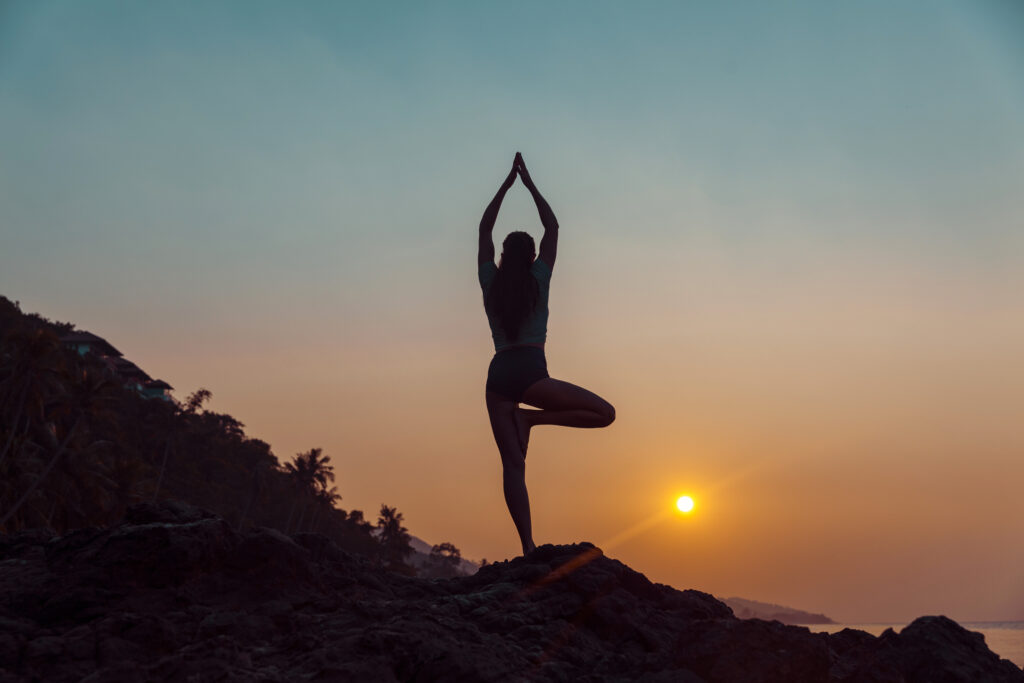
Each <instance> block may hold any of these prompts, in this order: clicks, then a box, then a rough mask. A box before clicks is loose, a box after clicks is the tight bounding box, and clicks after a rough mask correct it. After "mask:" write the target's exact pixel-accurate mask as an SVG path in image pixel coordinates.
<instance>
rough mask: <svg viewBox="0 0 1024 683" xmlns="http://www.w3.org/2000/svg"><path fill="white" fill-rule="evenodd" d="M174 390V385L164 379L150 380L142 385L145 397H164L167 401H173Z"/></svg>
mask: <svg viewBox="0 0 1024 683" xmlns="http://www.w3.org/2000/svg"><path fill="white" fill-rule="evenodd" d="M173 390H174V387H172V386H171V385H170V384H168V383H167V382H165V381H163V380H162V379H154V380H150V381H149V382H146V383H145V384H143V385H142V395H143V396H144V397H145V398H162V399H163V400H165V401H171V400H173V399H172V398H171V393H170V392H171V391H173Z"/></svg>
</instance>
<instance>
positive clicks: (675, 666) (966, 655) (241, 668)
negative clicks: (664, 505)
mask: <svg viewBox="0 0 1024 683" xmlns="http://www.w3.org/2000/svg"><path fill="white" fill-rule="evenodd" d="M0 680H3V681H21V680H25V681H29V680H45V681H71V680H76V681H77V680H86V681H126V682H127V681H161V680H194V681H213V680H217V681H252V680H258V681H294V680H321V681H333V680H337V681H435V680H441V681H605V680H621V681H633V680H647V681H683V682H691V683H696V682H698V681H744V682H745V683H756V682H758V681H764V682H768V681H785V682H787V683H792V682H794V681H807V682H813V681H851V682H853V681H886V682H893V683H895V682H898V681H908V682H909V681H922V682H923V681H929V682H938V681H965V682H966V681H993V682H998V681H1024V673H1022V672H1021V670H1020V669H1018V668H1017V667H1016V666H1014V665H1013V664H1012V663H1010V662H1008V661H1006V660H1001V659H999V657H997V656H996V655H995V654H993V653H992V652H991V651H989V650H988V648H987V647H986V646H985V643H984V639H983V638H982V636H980V635H979V634H976V633H971V632H969V631H966V630H965V629H963V628H961V627H960V626H959V625H957V624H956V623H955V622H953V621H951V620H949V619H946V618H944V617H922V618H921V619H918V620H917V621H915V622H914V623H912V624H911V625H909V626H908V627H907V628H905V629H904V630H903V631H902V632H901V633H898V634H897V633H893V632H891V631H890V632H887V633H885V634H883V635H882V636H881V637H878V638H875V637H873V636H871V635H869V634H867V633H864V632H861V631H853V630H846V631H842V632H840V633H837V634H834V635H825V634H814V633H811V632H810V631H809V630H807V629H806V628H801V627H796V626H787V625H784V624H781V623H779V622H769V621H760V620H756V619H752V620H741V619H737V618H736V617H734V616H733V614H732V611H731V610H730V609H729V608H728V607H727V606H726V605H725V604H723V603H721V602H719V601H718V600H716V599H714V598H713V597H712V596H710V595H707V594H705V593H700V592H698V591H693V590H685V591H678V590H675V589H673V588H670V587H668V586H663V585H659V584H654V583H651V582H650V581H648V580H647V579H646V578H645V577H644V576H643V575H642V574H639V573H637V572H635V571H632V570H631V569H630V568H629V567H627V566H625V565H623V564H621V563H620V562H617V561H615V560H612V559H609V558H607V557H604V556H603V555H602V553H601V551H600V550H599V549H598V548H595V547H594V546H592V545H589V544H586V543H582V544H578V545H572V546H550V545H549V546H543V547H541V548H539V549H537V551H535V552H533V553H531V554H530V555H529V556H527V557H525V558H517V559H515V560H512V561H509V562H501V563H496V564H493V565H488V566H486V567H484V568H483V569H481V570H480V571H479V572H478V573H477V574H475V575H474V576H470V577H461V578H456V579H445V580H427V579H415V578H408V577H403V576H397V575H391V574H386V573H382V572H381V571H380V570H378V569H376V568H374V567H372V566H370V565H369V564H367V563H366V562H365V561H364V560H362V559H360V558H357V557H354V556H351V555H349V554H347V553H345V552H343V551H342V550H340V549H338V548H337V547H336V546H334V545H333V544H332V543H331V542H330V541H328V540H327V539H326V538H325V537H323V536H320V535H316V534H299V535H296V536H293V537H288V536H284V535H282V534H281V533H279V532H276V531H272V530H269V529H263V528H260V529H255V530H251V531H246V532H242V533H237V532H235V531H234V530H232V528H231V527H230V526H229V525H227V524H226V523H225V522H224V521H223V520H221V519H219V518H217V517H214V516H212V515H210V514H209V513H205V512H203V511H200V510H198V509H196V508H189V507H186V506H181V505H173V504H172V505H168V504H164V505H161V506H158V507H157V506H149V505H143V506H136V507H134V508H131V509H130V510H129V513H128V516H127V518H126V519H125V521H124V522H123V523H122V524H120V525H119V526H117V527H114V528H110V529H82V530H78V531H74V532H71V533H68V534H66V535H64V536H60V537H49V536H47V535H44V534H38V533H20V534H17V535H14V536H9V537H0Z"/></svg>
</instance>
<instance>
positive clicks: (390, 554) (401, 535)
mask: <svg viewBox="0 0 1024 683" xmlns="http://www.w3.org/2000/svg"><path fill="white" fill-rule="evenodd" d="M377 529H379V531H380V545H381V550H382V551H383V554H384V559H385V560H386V561H387V563H388V568H389V569H391V570H393V571H397V572H401V573H406V574H407V573H410V572H412V567H410V566H408V565H407V564H406V563H405V558H406V557H408V556H409V555H411V554H412V545H411V541H412V537H411V536H410V535H409V531H408V529H406V528H405V527H404V526H402V513H401V512H399V511H398V509H397V508H389V507H388V506H387V505H384V504H381V506H380V516H379V517H378V518H377Z"/></svg>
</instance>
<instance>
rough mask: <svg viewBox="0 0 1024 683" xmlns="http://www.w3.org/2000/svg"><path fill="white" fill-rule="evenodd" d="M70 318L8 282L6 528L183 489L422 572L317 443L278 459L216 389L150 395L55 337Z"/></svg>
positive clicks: (2, 526) (3, 309)
mask: <svg viewBox="0 0 1024 683" xmlns="http://www.w3.org/2000/svg"><path fill="white" fill-rule="evenodd" d="M73 330H74V326H73V325H72V324H70V323H58V322H51V321H49V320H47V319H45V318H43V317H41V316H39V315H35V314H24V313H22V312H21V310H20V309H19V307H18V305H17V304H15V303H12V302H11V301H10V300H8V299H6V298H4V297H2V296H0V533H12V532H15V531H18V530H22V529H30V528H43V529H49V530H51V531H54V532H57V533H63V532H65V531H67V530H68V529H73V528H78V527H84V526H99V525H106V524H111V523H115V522H117V521H119V520H120V519H121V518H122V517H123V515H124V512H125V510H126V508H127V507H128V506H129V505H132V504H134V503H138V502H141V501H155V500H158V499H176V500H182V501H185V502H188V503H191V504H194V505H198V506H200V507H203V508H206V509H208V510H210V511H211V512H214V513H216V514H217V515H219V516H221V517H223V518H224V519H225V520H227V521H228V522H229V523H231V524H232V525H235V526H237V527H238V528H242V527H244V526H247V525H257V526H267V527H274V528H276V529H279V530H281V531H284V532H285V533H292V534H295V533H300V532H315V533H321V534H324V535H326V536H328V537H329V538H331V539H332V540H333V541H334V542H335V543H337V544H338V545H339V546H340V547H342V548H343V549H345V550H348V551H349V552H353V553H357V554H360V555H363V556H366V557H369V558H371V559H372V560H374V561H375V562H378V563H380V564H382V565H384V566H386V567H388V568H390V569H393V570H395V571H400V572H403V573H415V572H414V570H413V569H412V567H411V566H410V565H409V564H407V563H406V558H407V557H408V556H409V555H410V554H411V553H412V548H411V547H410V545H409V541H410V537H409V534H408V531H407V530H406V529H405V527H403V526H402V515H401V513H399V512H398V511H397V510H396V509H395V508H389V507H388V506H386V505H384V506H382V507H381V515H380V518H379V519H378V521H377V525H376V526H377V529H378V530H379V533H375V530H374V525H372V524H371V523H370V522H368V521H366V520H365V519H364V518H363V513H362V512H361V511H360V510H351V511H348V512H346V511H345V510H343V509H342V508H340V507H339V506H338V503H339V502H340V500H341V496H340V495H339V494H338V492H337V489H336V488H335V487H334V486H332V485H331V484H332V483H333V482H334V480H335V473H334V468H333V467H332V466H331V464H330V461H329V459H328V457H327V456H326V455H324V453H323V452H322V450H321V449H319V448H312V449H310V450H309V451H307V452H305V453H299V454H297V455H296V456H295V457H294V459H293V460H292V461H291V462H286V463H284V464H283V465H282V464H281V463H280V462H279V461H278V459H277V457H276V456H275V455H274V453H273V452H272V451H271V449H270V446H269V445H268V444H267V443H265V442H263V441H260V440H259V439H252V438H249V437H247V436H246V434H245V431H244V429H243V427H244V425H243V424H242V423H241V422H239V421H238V420H236V419H235V418H233V417H232V416H230V415H227V414H223V413H217V412H214V411H211V410H208V409H207V408H205V405H206V403H207V402H208V401H209V399H210V398H211V393H210V392H209V391H208V390H206V389H199V390H197V391H196V392H194V393H193V394H191V395H190V396H189V397H188V398H187V399H185V400H184V401H183V402H180V403H178V402H175V401H167V400H161V399H153V398H144V397H143V396H142V395H140V393H139V392H138V391H136V390H135V389H134V388H132V387H130V386H126V384H125V383H124V381H122V380H121V379H120V377H119V376H118V374H117V373H116V372H115V371H114V370H113V369H112V368H111V367H110V366H109V365H108V364H107V362H106V361H105V360H104V359H103V358H101V357H99V356H96V355H93V354H88V353H87V354H85V355H79V353H78V352H77V351H75V350H73V349H69V348H65V347H64V346H63V345H62V344H61V343H60V341H59V339H58V337H59V336H60V335H63V334H67V333H68V332H71V331H73ZM442 546H450V548H451V550H440V551H439V553H441V554H442V555H445V554H446V555H445V556H446V557H451V556H452V555H454V556H455V557H457V556H458V550H457V549H455V548H454V546H451V544H442ZM452 550H454V553H452ZM448 562H449V564H450V560H449V561H448ZM456 564H457V560H456Z"/></svg>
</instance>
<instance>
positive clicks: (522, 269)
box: [477, 152, 615, 555]
mask: <svg viewBox="0 0 1024 683" xmlns="http://www.w3.org/2000/svg"><path fill="white" fill-rule="evenodd" d="M517 175H518V176H519V177H520V178H521V179H522V181H523V185H525V186H526V189H528V190H529V191H530V194H532V195H533V200H534V202H535V203H536V204H537V211H538V212H539V213H540V221H541V223H542V224H543V225H544V237H543V239H541V241H540V255H539V257H537V258H536V259H535V258H534V257H535V255H536V254H535V250H534V245H533V238H532V237H530V236H529V235H528V234H526V233H525V232H513V233H510V234H509V236H508V237H506V238H505V241H504V242H503V243H502V254H501V260H500V261H499V262H498V265H497V266H496V265H494V242H493V241H492V239H491V233H492V232H493V230H494V221H495V219H496V218H497V217H498V210H499V209H500V208H501V202H502V200H503V199H504V198H505V193H506V192H508V190H509V188H510V187H512V184H513V183H515V181H516V176H517ZM557 248H558V221H556V220H555V214H554V213H553V212H552V211H551V207H550V206H548V203H547V202H546V201H544V198H543V197H542V196H541V195H540V192H538V191H537V186H536V185H534V184H533V180H532V179H531V178H530V173H529V172H528V171H527V170H526V164H525V163H523V157H522V155H521V154H519V153H518V152H517V153H516V158H515V162H514V163H513V164H512V170H511V171H510V172H509V174H508V177H507V178H505V182H503V183H502V184H501V187H500V188H499V189H498V193H497V194H496V195H495V196H494V199H492V200H491V203H490V204H488V205H487V209H486V210H485V211H484V215H483V218H481V219H480V252H479V256H478V258H477V263H478V267H479V275H480V287H481V288H482V289H483V294H484V310H485V312H486V313H487V321H488V322H489V323H490V326H491V336H492V338H493V339H494V350H495V354H494V358H493V359H492V360H491V365H490V368H489V369H488V371H487V393H486V398H487V413H488V414H489V415H490V418H491V430H492V431H493V432H494V440H495V441H496V442H497V444H498V452H499V453H500V454H501V465H502V470H503V482H504V489H505V503H506V504H508V511H509V512H510V513H511V514H512V521H513V522H514V523H515V525H516V530H517V531H518V532H519V540H520V541H521V542H522V544H523V554H524V555H525V554H526V553H528V552H530V551H531V550H533V549H534V548H535V547H536V545H535V544H534V542H533V530H532V528H531V524H530V499H529V496H528V495H527V493H526V447H527V445H528V444H529V442H530V430H531V429H532V428H533V427H536V426H537V425H563V426H565V427H607V426H608V425H610V424H611V423H612V421H613V420H614V419H615V409H614V408H613V407H612V405H611V404H610V403H608V402H607V401H605V400H604V399H603V398H601V397H600V396H598V395H597V394H594V393H591V392H589V391H587V390H586V389H584V388H582V387H578V386H576V385H574V384H569V383H568V382H563V381H561V380H557V379H554V378H552V377H550V376H549V375H548V369H547V361H546V359H545V357H544V341H545V339H546V337H547V321H548V287H549V284H550V282H551V270H552V268H553V267H554V265H555V252H556V250H557ZM520 403H526V404H528V405H531V406H533V407H534V408H537V409H538V410H528V409H523V408H520V407H519V404H520Z"/></svg>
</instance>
